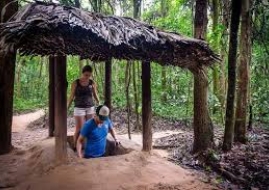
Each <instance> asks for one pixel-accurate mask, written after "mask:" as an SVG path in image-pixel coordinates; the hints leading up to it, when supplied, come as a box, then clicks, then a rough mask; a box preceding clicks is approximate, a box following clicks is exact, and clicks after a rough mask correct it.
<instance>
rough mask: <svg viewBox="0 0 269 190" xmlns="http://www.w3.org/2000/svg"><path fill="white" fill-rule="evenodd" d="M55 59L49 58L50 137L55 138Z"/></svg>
mask: <svg viewBox="0 0 269 190" xmlns="http://www.w3.org/2000/svg"><path fill="white" fill-rule="evenodd" d="M55 65H56V64H55V58H54V57H53V56H49V137H53V136H54V129H55V119H54V111H55V110H54V109H55V106H54V104H55V102H54V84H55V80H54V77H55V69H54V68H55Z"/></svg>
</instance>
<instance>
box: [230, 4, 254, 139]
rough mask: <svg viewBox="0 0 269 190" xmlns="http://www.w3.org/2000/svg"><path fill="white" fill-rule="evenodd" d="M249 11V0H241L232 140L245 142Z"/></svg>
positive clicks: (249, 56)
mask: <svg viewBox="0 0 269 190" xmlns="http://www.w3.org/2000/svg"><path fill="white" fill-rule="evenodd" d="M250 13H251V11H250V1H242V12H241V34H240V61H239V66H238V80H237V81H238V90H237V102H236V119H235V125H234V140H235V141H238V142H241V143H245V142H246V140H247V139H246V125H247V124H246V122H247V109H248V86H249V63H250V59H251V39H250V33H251V22H250V21H251V14H250Z"/></svg>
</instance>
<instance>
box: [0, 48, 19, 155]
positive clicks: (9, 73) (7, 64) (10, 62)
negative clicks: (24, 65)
mask: <svg viewBox="0 0 269 190" xmlns="http://www.w3.org/2000/svg"><path fill="white" fill-rule="evenodd" d="M15 62H16V52H14V53H9V54H8V55H6V56H1V55H0V105H1V106H0V107H1V108H0V155H1V154H5V153H9V152H10V151H11V149H12V145H11V131H12V130H11V127H12V116H13V94H14V78H15Z"/></svg>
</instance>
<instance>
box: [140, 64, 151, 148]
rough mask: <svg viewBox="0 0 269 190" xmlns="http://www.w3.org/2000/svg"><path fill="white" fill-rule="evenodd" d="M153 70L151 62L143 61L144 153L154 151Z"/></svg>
mask: <svg viewBox="0 0 269 190" xmlns="http://www.w3.org/2000/svg"><path fill="white" fill-rule="evenodd" d="M151 117H152V110H151V69H150V61H142V124H143V149H142V150H143V151H147V152H150V151H151V149H152V126H151Z"/></svg>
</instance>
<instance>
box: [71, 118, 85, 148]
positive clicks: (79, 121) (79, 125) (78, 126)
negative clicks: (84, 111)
mask: <svg viewBox="0 0 269 190" xmlns="http://www.w3.org/2000/svg"><path fill="white" fill-rule="evenodd" d="M75 121H76V128H75V133H74V148H76V145H77V139H78V136H79V131H80V129H81V128H82V126H83V124H84V122H85V116H75Z"/></svg>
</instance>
